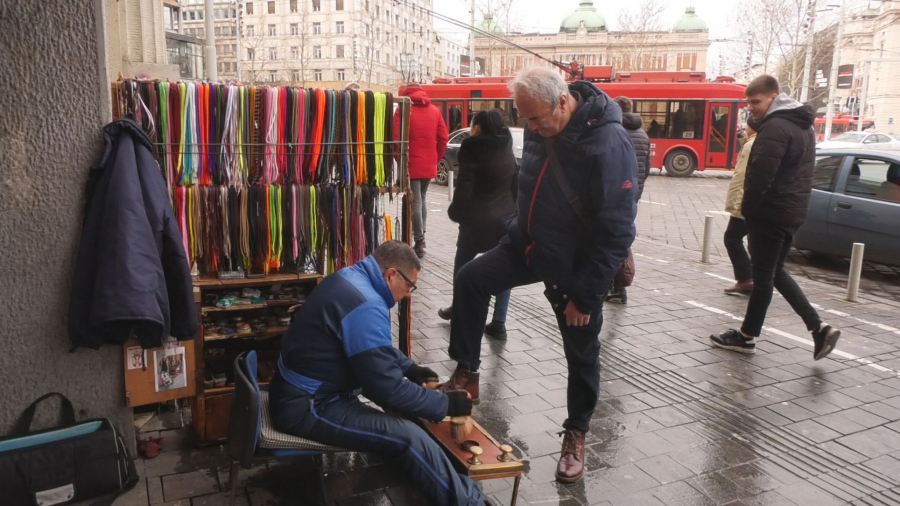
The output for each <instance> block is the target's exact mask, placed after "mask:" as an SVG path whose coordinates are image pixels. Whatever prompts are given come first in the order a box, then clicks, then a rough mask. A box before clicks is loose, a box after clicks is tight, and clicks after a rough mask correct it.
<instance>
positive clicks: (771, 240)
mask: <svg viewBox="0 0 900 506" xmlns="http://www.w3.org/2000/svg"><path fill="white" fill-rule="evenodd" d="M747 230H748V231H749V232H750V259H751V263H752V264H753V292H751V293H750V303H749V304H748V305H747V313H746V315H745V316H744V324H743V326H742V327H741V331H742V332H743V333H744V334H746V335H748V336H753V337H759V334H760V332H762V327H763V323H765V321H766V312H767V311H768V310H769V304H771V303H772V290H773V288H777V289H778V293H780V294H781V295H782V296H783V297H784V300H786V301H788V303H789V304H790V305H791V307H792V308H793V309H794V311H795V312H796V313H797V314H798V315H800V317H801V318H802V319H803V323H805V324H806V328H807V329H808V330H809V331H810V332H812V331H814V330H816V329H818V328H819V325H820V324H821V323H822V319H821V318H819V313H817V312H816V310H815V309H814V308H813V307H812V306H811V305H810V303H809V301H808V300H807V299H806V295H805V294H804V293H803V290H802V289H801V288H800V286H799V285H798V284H797V282H796V281H794V278H792V277H791V275H790V274H788V273H787V272H785V270H784V261H785V259H786V258H787V256H788V253H790V251H791V242H792V241H793V240H794V232H795V231H796V230H795V229H793V228H785V227H779V226H777V225H774V224H772V223H768V222H765V221H756V220H751V219H749V218H748V219H747Z"/></svg>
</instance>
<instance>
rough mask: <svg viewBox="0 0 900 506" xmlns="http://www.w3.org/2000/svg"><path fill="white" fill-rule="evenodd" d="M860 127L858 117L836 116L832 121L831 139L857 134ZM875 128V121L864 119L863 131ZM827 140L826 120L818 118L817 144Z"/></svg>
mask: <svg viewBox="0 0 900 506" xmlns="http://www.w3.org/2000/svg"><path fill="white" fill-rule="evenodd" d="M858 125H859V118H858V117H857V116H849V115H847V114H835V115H834V118H833V119H832V120H831V137H832V138H834V137H837V136H838V135H841V134H842V133H844V132H855V131H856V128H857V126H858ZM873 126H875V120H872V119H863V130H865V129H867V128H872V127H873ZM824 140H825V118H816V142H822V141H824Z"/></svg>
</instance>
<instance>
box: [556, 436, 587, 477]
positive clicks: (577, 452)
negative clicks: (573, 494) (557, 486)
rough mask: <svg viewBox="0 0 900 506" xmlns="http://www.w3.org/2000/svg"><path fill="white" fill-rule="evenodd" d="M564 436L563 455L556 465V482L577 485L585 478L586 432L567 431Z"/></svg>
mask: <svg viewBox="0 0 900 506" xmlns="http://www.w3.org/2000/svg"><path fill="white" fill-rule="evenodd" d="M560 434H563V435H564V437H563V443H562V454H561V455H560V456H559V462H557V464H556V481H558V482H560V483H575V482H577V481H579V480H581V478H582V477H584V432H581V431H580V430H576V429H566V430H564V431H562V432H560Z"/></svg>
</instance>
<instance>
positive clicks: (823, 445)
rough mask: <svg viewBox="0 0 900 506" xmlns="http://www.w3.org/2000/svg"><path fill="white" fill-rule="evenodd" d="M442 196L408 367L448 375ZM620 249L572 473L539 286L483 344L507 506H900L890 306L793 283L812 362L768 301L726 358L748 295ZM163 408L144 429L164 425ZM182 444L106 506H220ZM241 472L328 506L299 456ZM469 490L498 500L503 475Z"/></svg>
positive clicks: (271, 496)
mask: <svg viewBox="0 0 900 506" xmlns="http://www.w3.org/2000/svg"><path fill="white" fill-rule="evenodd" d="M444 191H445V190H444V189H441V188H436V189H434V190H432V191H431V192H430V193H429V198H428V200H429V205H428V208H429V210H431V211H432V212H431V213H430V218H429V230H428V238H427V240H428V257H427V258H426V260H425V270H424V272H423V273H422V275H421V276H420V278H419V279H420V281H419V283H418V285H419V290H418V291H417V292H416V297H415V303H414V314H413V328H414V331H413V338H414V343H413V348H414V356H415V359H416V360H417V361H418V362H419V363H421V364H427V365H428V366H429V367H432V368H434V369H435V370H437V371H438V372H439V373H441V374H442V375H443V376H444V377H446V376H447V375H449V374H450V372H451V370H452V368H453V367H454V365H455V364H454V363H453V362H452V361H450V360H449V357H448V356H447V346H448V339H449V325H448V324H447V323H446V322H444V321H442V320H440V319H439V318H438V317H437V314H436V313H437V310H438V308H439V307H441V306H443V305H447V304H449V303H450V300H451V292H452V288H451V284H450V277H451V272H452V259H453V255H454V253H455V241H456V229H455V226H453V225H452V224H451V223H450V222H449V221H448V220H447V218H446V214H445V209H446V193H442V192H444ZM642 206H643V205H642ZM643 210H644V207H642V211H643ZM634 251H635V253H636V264H637V276H636V280H635V286H633V287H632V288H630V289H629V304H628V305H627V306H618V305H607V306H606V309H605V312H604V316H605V324H604V331H603V334H602V336H601V337H602V340H603V350H602V352H601V360H602V363H603V371H602V385H601V390H602V393H601V402H600V404H599V405H598V407H597V412H596V414H595V416H594V420H593V422H592V424H591V432H590V433H589V434H588V447H587V473H586V476H585V479H584V480H583V481H582V482H580V483H577V484H574V485H569V486H563V485H559V484H557V483H556V482H555V481H554V470H555V467H556V459H557V458H558V453H559V449H560V442H561V438H560V437H558V436H557V435H556V433H557V432H558V431H559V430H560V429H561V427H560V425H561V423H562V421H563V420H564V419H565V418H566V408H565V402H566V400H565V399H566V392H565V385H566V380H565V375H566V367H565V359H564V358H563V353H562V346H561V344H562V343H561V340H560V337H559V335H558V331H557V330H556V328H555V319H553V318H552V315H551V312H550V310H549V308H548V307H547V302H546V301H545V300H544V297H543V295H542V291H543V288H542V287H540V286H538V285H535V286H531V287H526V288H523V289H518V290H516V291H514V292H513V296H512V303H511V307H510V314H509V324H508V327H509V329H510V336H509V340H508V341H506V342H494V341H490V340H487V339H485V341H484V344H483V347H482V355H483V367H484V369H483V370H482V375H481V378H482V393H481V395H482V399H483V402H482V403H481V404H480V405H479V406H478V408H477V410H476V414H475V416H476V418H477V420H478V421H479V423H481V424H482V425H483V426H484V427H485V428H487V430H488V431H489V432H490V433H491V434H492V435H493V436H494V437H495V438H496V439H498V440H499V441H501V442H506V443H510V444H512V445H513V446H514V447H515V451H516V454H517V455H518V456H519V457H520V458H522V459H523V460H525V461H527V463H528V472H527V476H526V477H525V478H523V480H522V486H521V491H520V498H519V504H520V505H538V504H540V505H546V504H551V505H552V504H559V505H567V506H574V505H631V504H633V505H650V506H653V505H661V504H665V505H672V506H676V505H724V504H728V505H732V506H737V505H747V506H749V505H782V504H783V505H798V506H799V505H808V504H816V505H821V506H828V505H832V504H847V503H853V504H898V503H900V485H898V483H900V378H898V371H900V304H898V303H895V302H892V301H887V300H882V299H877V298H874V297H865V298H864V299H863V300H862V302H860V303H858V304H851V303H848V302H845V301H843V300H841V298H840V297H841V293H840V290H837V289H835V288H833V287H831V286H829V285H824V284H819V283H814V282H809V281H801V286H803V288H804V290H805V291H806V293H807V295H808V296H809V298H810V300H811V301H812V302H813V303H815V304H816V305H817V306H818V307H820V308H821V311H822V313H823V316H824V317H825V318H826V319H827V320H828V321H829V322H830V323H831V324H833V325H835V326H837V327H839V328H841V329H842V331H843V337H842V338H841V341H840V343H839V346H838V351H837V352H835V353H833V354H832V355H831V357H830V358H829V359H826V360H822V361H819V362H814V361H813V359H812V343H811V338H810V336H809V334H808V333H807V332H806V330H805V328H804V326H803V324H802V322H801V321H800V319H799V317H797V316H795V315H794V314H793V313H792V311H791V310H790V308H789V307H788V305H787V304H786V302H785V301H784V300H783V299H781V298H780V297H776V298H775V300H774V301H773V304H772V307H771V309H770V311H769V318H768V320H767V322H766V323H767V328H766V330H765V331H764V335H763V337H762V339H761V342H760V343H759V344H758V345H757V350H758V351H757V354H756V355H754V356H746V355H740V354H736V353H733V352H728V351H723V350H718V349H715V348H712V347H710V345H709V337H708V336H709V335H710V334H711V333H718V332H721V331H723V330H724V329H726V328H728V327H729V326H732V327H736V326H738V325H739V321H738V320H739V319H740V317H741V315H742V314H743V311H744V309H745V307H746V303H747V299H746V298H745V297H729V296H726V295H724V294H722V288H723V287H725V286H727V285H728V282H729V280H730V278H731V275H730V266H729V265H728V264H727V261H723V260H722V259H719V258H718V257H714V263H712V264H709V265H703V264H700V263H698V262H696V259H695V258H694V257H697V256H699V255H696V254H694V253H693V252H687V251H686V250H685V249H684V248H682V247H673V246H669V245H666V244H663V243H661V242H658V241H651V240H647V239H638V240H637V241H636V243H635V246H634ZM173 418H174V417H173V416H171V415H169V416H168V417H163V419H154V420H152V421H151V423H150V424H149V426H148V427H146V428H147V429H151V430H162V429H165V428H166V427H171V426H172V425H173V424H174V423H177V420H173ZM184 432H185V431H184V429H181V430H174V431H173V430H167V431H165V432H163V434H164V435H165V434H173V435H175V437H178V435H180V434H184ZM172 444H175V445H178V444H179V443H178V441H175V442H173V443H172ZM166 445H167V448H169V445H170V441H169V440H168V439H167V441H166ZM176 448H178V447H177V446H176ZM181 448H184V449H183V450H181V451H173V452H169V454H166V453H164V454H163V455H162V456H160V457H158V458H157V459H155V460H152V461H147V462H145V463H142V464H141V469H142V473H143V476H144V477H145V482H144V484H143V492H141V490H140V489H139V490H137V491H135V492H134V493H132V494H131V495H130V496H129V497H128V498H127V499H125V500H123V501H122V503H121V504H123V505H125V506H131V505H137V504H140V505H142V506H145V505H147V504H168V505H180V506H187V505H188V502H189V501H190V504H192V505H193V506H198V505H213V504H226V503H225V502H222V501H224V497H225V496H224V494H222V493H221V492H220V491H222V490H227V487H228V476H227V472H226V470H225V469H226V468H225V466H226V465H227V458H225V456H224V454H223V452H222V450H221V449H220V448H213V449H207V450H202V451H192V450H190V449H189V447H185V446H182V447H181ZM161 459H162V460H161ZM325 472H326V475H325V476H324V478H323V480H322V481H323V483H324V487H325V490H326V492H327V494H328V497H329V502H328V503H327V504H329V505H334V504H337V505H395V506H399V505H406V504H410V505H412V504H417V505H418V504H426V502H425V500H424V499H423V498H422V497H421V496H419V495H418V494H416V493H415V492H414V491H412V490H411V489H410V488H409V486H408V485H407V484H406V483H405V481H404V478H403V476H399V475H398V473H397V472H396V470H394V469H393V468H392V467H391V466H390V463H385V462H382V461H380V460H379V459H377V458H373V457H372V456H370V455H357V454H347V455H342V456H338V457H337V458H334V459H327V460H326V470H325ZM176 473H177V474H176ZM242 476H243V477H244V478H242V482H241V483H240V485H241V491H242V492H241V496H240V500H241V502H239V504H244V505H247V504H251V505H253V506H258V505H262V504H301V505H307V504H309V505H317V504H326V503H325V502H324V500H323V499H322V487H321V486H320V485H319V476H318V473H317V470H316V466H315V464H314V462H313V461H312V460H310V459H296V460H294V461H289V462H277V463H276V462H269V463H261V464H260V466H258V467H257V468H255V469H254V470H252V471H251V472H247V471H245V472H244V473H243V474H242ZM484 487H485V491H486V493H488V494H489V495H491V496H492V497H493V498H495V499H497V500H498V502H500V503H504V504H508V501H509V498H510V493H511V480H498V481H495V482H487V483H484ZM141 494H143V495H141ZM117 504H119V503H117Z"/></svg>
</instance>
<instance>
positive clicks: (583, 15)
mask: <svg viewBox="0 0 900 506" xmlns="http://www.w3.org/2000/svg"><path fill="white" fill-rule="evenodd" d="M582 26H583V27H584V28H585V30H587V31H589V32H605V31H606V20H605V19H603V16H601V15H599V14H597V9H595V8H594V2H593V0H581V3H580V4H579V6H578V9H576V10H575V12H573V13H572V14H569V16H568V17H567V18H566V19H564V20H563V21H562V23H561V24H560V25H559V31H560V32H577V31H578V29H579V28H581V27H582Z"/></svg>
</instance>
